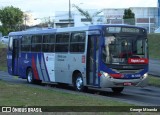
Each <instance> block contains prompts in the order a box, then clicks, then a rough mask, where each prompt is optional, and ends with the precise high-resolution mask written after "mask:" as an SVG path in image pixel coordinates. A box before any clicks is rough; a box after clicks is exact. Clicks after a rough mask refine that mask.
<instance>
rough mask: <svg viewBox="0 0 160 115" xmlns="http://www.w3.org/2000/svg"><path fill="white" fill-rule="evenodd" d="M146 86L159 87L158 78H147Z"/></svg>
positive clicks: (150, 76) (159, 78)
mask: <svg viewBox="0 0 160 115" xmlns="http://www.w3.org/2000/svg"><path fill="white" fill-rule="evenodd" d="M148 84H149V85H151V86H156V87H160V77H154V76H152V75H149V76H148Z"/></svg>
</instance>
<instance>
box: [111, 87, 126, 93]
mask: <svg viewBox="0 0 160 115" xmlns="http://www.w3.org/2000/svg"><path fill="white" fill-rule="evenodd" d="M123 89H124V87H113V88H112V91H113V93H116V94H119V93H121V92H122V91H123Z"/></svg>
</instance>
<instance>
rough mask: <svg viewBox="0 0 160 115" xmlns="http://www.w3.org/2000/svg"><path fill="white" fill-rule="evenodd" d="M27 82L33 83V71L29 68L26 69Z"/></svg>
mask: <svg viewBox="0 0 160 115" xmlns="http://www.w3.org/2000/svg"><path fill="white" fill-rule="evenodd" d="M27 82H28V83H30V84H33V83H34V76H33V71H32V69H31V68H29V69H28V70H27Z"/></svg>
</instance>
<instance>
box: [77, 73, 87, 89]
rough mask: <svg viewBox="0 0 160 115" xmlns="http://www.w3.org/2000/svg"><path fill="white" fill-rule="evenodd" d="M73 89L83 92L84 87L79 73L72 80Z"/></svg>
mask: <svg viewBox="0 0 160 115" xmlns="http://www.w3.org/2000/svg"><path fill="white" fill-rule="evenodd" d="M74 88H75V90H76V91H79V92H81V91H84V89H85V87H84V85H83V78H82V75H81V73H77V74H76V76H75V80H74Z"/></svg>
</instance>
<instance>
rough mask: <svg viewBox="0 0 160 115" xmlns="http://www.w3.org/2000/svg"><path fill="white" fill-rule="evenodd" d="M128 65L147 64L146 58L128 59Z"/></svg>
mask: <svg viewBox="0 0 160 115" xmlns="http://www.w3.org/2000/svg"><path fill="white" fill-rule="evenodd" d="M128 63H129V64H147V63H148V59H146V58H129V59H128Z"/></svg>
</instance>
